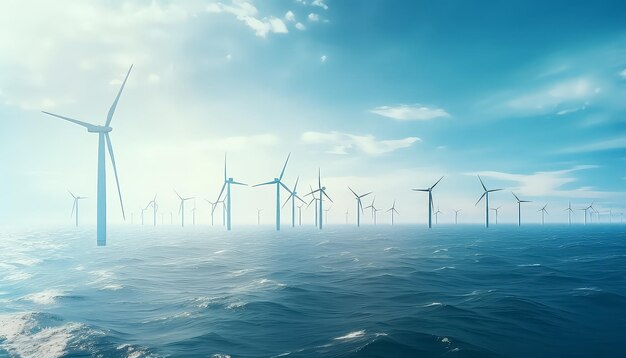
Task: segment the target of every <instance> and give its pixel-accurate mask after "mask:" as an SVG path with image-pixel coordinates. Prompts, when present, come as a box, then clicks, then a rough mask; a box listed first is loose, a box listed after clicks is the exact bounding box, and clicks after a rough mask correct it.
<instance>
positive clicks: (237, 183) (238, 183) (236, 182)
mask: <svg viewBox="0 0 626 358" xmlns="http://www.w3.org/2000/svg"><path fill="white" fill-rule="evenodd" d="M231 184H235V185H245V186H248V184H245V183H241V182H238V181H233V182H232V183H231Z"/></svg>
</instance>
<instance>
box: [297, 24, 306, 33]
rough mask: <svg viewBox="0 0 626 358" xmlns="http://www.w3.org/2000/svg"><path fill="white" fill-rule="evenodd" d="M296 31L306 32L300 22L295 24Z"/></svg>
mask: <svg viewBox="0 0 626 358" xmlns="http://www.w3.org/2000/svg"><path fill="white" fill-rule="evenodd" d="M296 29H298V30H300V31H304V30H306V26H304V25H303V24H302V23H301V22H298V23H297V24H296Z"/></svg>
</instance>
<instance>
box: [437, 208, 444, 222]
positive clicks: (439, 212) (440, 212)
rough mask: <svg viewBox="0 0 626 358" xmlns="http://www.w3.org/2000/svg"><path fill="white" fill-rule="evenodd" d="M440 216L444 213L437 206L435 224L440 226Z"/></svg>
mask: <svg viewBox="0 0 626 358" xmlns="http://www.w3.org/2000/svg"><path fill="white" fill-rule="evenodd" d="M439 214H443V212H442V211H441V210H439V205H437V211H435V224H439Z"/></svg>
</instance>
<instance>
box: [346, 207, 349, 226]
mask: <svg viewBox="0 0 626 358" xmlns="http://www.w3.org/2000/svg"><path fill="white" fill-rule="evenodd" d="M348 215H350V212H349V211H348V209H346V225H348Z"/></svg>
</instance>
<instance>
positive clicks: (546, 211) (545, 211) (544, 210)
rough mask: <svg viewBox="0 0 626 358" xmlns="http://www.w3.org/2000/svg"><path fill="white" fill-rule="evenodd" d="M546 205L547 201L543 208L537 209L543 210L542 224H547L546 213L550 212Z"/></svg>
mask: <svg viewBox="0 0 626 358" xmlns="http://www.w3.org/2000/svg"><path fill="white" fill-rule="evenodd" d="M546 206H548V204H547V203H546V205H544V206H543V208H541V209H539V210H537V211H541V225H543V224H545V214H547V213H548V210H546Z"/></svg>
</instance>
